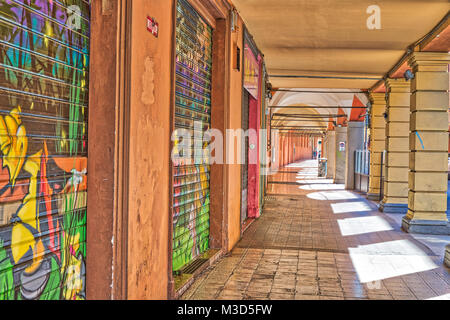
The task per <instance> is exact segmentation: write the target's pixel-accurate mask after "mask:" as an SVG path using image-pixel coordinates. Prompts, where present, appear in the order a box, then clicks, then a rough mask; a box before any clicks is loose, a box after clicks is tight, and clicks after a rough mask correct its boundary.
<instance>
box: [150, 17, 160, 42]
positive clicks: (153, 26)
mask: <svg viewBox="0 0 450 320" xmlns="http://www.w3.org/2000/svg"><path fill="white" fill-rule="evenodd" d="M147 30H148V31H149V32H151V33H152V34H153V35H154V36H155V37H157V38H158V31H159V30H158V23H157V22H156V20H155V18H150V17H147Z"/></svg>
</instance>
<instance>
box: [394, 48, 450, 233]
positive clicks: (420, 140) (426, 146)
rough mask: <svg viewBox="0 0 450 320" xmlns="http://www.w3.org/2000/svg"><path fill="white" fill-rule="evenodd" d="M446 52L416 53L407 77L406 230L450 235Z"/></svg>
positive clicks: (449, 60) (404, 225)
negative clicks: (408, 78) (408, 77)
mask: <svg viewBox="0 0 450 320" xmlns="http://www.w3.org/2000/svg"><path fill="white" fill-rule="evenodd" d="M449 62H450V55H449V54H448V53H439V52H415V53H413V54H412V55H411V57H410V60H409V64H410V65H411V67H412V69H413V72H414V76H415V77H414V79H413V80H412V82H411V90H412V95H411V135H410V148H411V153H410V157H409V169H410V171H409V194H408V213H407V215H406V216H405V217H404V218H403V228H404V229H405V230H406V231H408V232H413V233H426V234H450V227H449V223H448V219H447V215H446V211H447V183H448V177H447V174H448V163H447V160H448V159H447V157H448V102H449V93H448V89H449V73H448V63H449Z"/></svg>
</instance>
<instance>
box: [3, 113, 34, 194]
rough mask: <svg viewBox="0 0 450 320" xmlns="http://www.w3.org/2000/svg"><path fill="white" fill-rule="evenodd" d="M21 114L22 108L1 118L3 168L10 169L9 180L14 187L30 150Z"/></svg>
mask: <svg viewBox="0 0 450 320" xmlns="http://www.w3.org/2000/svg"><path fill="white" fill-rule="evenodd" d="M21 112H22V110H21V108H20V107H18V108H17V109H13V110H12V111H11V112H10V114H9V115H7V116H5V117H2V116H0V148H1V151H2V154H3V166H4V167H7V168H8V170H9V180H10V183H11V185H13V186H14V185H15V183H16V179H17V177H18V175H19V173H20V170H21V169H22V167H23V164H24V162H25V155H26V153H27V149H28V139H27V133H26V130H25V127H24V126H23V125H22V120H21V118H20V113H21Z"/></svg>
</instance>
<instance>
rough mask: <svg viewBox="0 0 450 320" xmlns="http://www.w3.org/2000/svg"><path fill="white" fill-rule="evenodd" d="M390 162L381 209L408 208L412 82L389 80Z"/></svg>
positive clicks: (387, 83)
mask: <svg viewBox="0 0 450 320" xmlns="http://www.w3.org/2000/svg"><path fill="white" fill-rule="evenodd" d="M386 90H387V107H386V112H387V122H386V144H385V145H386V158H385V161H386V165H385V167H384V170H385V174H384V177H385V182H384V195H383V200H382V201H381V203H380V211H383V212H388V213H406V211H407V210H408V172H409V105H410V96H411V94H410V91H411V89H410V82H408V81H406V80H405V79H387V80H386Z"/></svg>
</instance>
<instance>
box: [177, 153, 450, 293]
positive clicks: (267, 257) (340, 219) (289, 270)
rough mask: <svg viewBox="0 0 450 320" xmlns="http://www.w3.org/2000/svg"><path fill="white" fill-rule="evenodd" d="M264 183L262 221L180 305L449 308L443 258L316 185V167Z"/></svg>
mask: <svg viewBox="0 0 450 320" xmlns="http://www.w3.org/2000/svg"><path fill="white" fill-rule="evenodd" d="M269 181H270V184H269V188H268V195H267V198H266V203H265V206H264V211H263V214H262V216H261V218H259V219H258V220H256V221H255V222H254V223H253V224H252V225H251V226H250V227H249V228H248V229H247V231H246V232H245V234H244V235H243V238H242V239H241V241H240V242H239V243H238V244H237V246H236V247H235V248H234V249H233V250H232V252H231V253H230V254H229V255H227V256H225V257H224V258H222V259H221V260H219V261H218V262H217V263H216V264H214V265H213V266H211V267H210V268H209V269H207V270H205V272H204V273H203V274H202V275H201V276H200V277H199V278H198V279H197V280H196V281H195V282H194V284H193V285H192V286H191V287H190V288H189V289H188V291H186V293H185V294H184V295H183V296H182V299H193V300H203V299H205V300H209V299H219V300H220V299H222V300H241V299H251V300H267V299H272V300H294V299H295V300H344V299H345V300H355V299H356V300H360V299H377V300H392V299H396V300H417V299H445V300H447V299H448V300H450V269H449V268H447V267H446V266H444V264H443V253H444V252H434V251H433V249H432V248H430V247H429V246H427V245H426V244H427V242H426V241H422V240H418V239H419V238H418V237H417V238H416V237H413V236H412V235H410V234H407V233H404V232H403V231H402V230H401V229H400V225H399V224H398V223H397V220H398V219H395V218H392V217H390V216H388V215H385V214H383V213H380V212H379V211H378V210H377V208H376V204H375V203H373V202H370V201H368V200H366V199H365V198H364V197H362V196H361V195H359V194H358V193H353V192H349V191H346V190H344V187H343V186H342V185H334V184H332V183H331V181H329V180H325V179H318V178H317V164H316V162H315V161H303V162H300V163H297V164H293V165H290V166H288V167H286V168H284V169H283V170H282V171H280V172H279V173H278V174H276V175H274V176H272V177H271V178H270V180H269ZM420 239H425V240H426V239H427V236H421V237H420ZM444 240H445V239H444ZM438 248H440V247H438Z"/></svg>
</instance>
